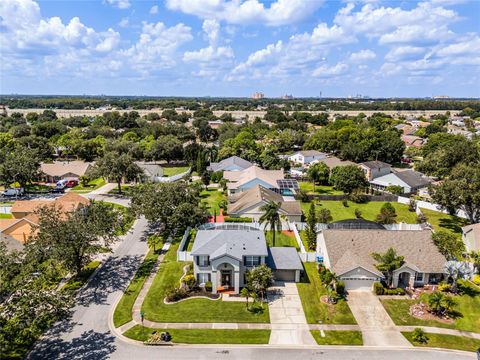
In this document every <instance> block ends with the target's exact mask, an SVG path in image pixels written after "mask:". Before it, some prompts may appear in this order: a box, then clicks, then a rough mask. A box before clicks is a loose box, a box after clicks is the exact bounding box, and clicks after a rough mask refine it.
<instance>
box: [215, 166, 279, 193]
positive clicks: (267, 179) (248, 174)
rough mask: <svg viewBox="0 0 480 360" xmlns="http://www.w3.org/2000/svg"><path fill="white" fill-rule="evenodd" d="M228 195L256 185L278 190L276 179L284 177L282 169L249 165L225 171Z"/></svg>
mask: <svg viewBox="0 0 480 360" xmlns="http://www.w3.org/2000/svg"><path fill="white" fill-rule="evenodd" d="M223 177H224V178H225V179H226V180H227V189H228V195H233V194H238V193H241V192H243V191H246V190H248V189H250V188H252V187H254V186H256V185H262V186H263V187H264V188H267V189H270V190H279V189H280V186H279V185H278V180H283V179H284V178H285V176H284V174H283V170H264V169H262V168H260V167H258V166H250V167H249V168H247V169H245V170H241V171H225V172H224V173H223Z"/></svg>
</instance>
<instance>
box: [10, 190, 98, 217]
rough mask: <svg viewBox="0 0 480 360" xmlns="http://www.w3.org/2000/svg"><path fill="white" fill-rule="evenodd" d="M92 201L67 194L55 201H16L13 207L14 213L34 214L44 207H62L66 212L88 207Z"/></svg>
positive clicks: (70, 193)
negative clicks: (80, 206)
mask: <svg viewBox="0 0 480 360" xmlns="http://www.w3.org/2000/svg"><path fill="white" fill-rule="evenodd" d="M89 203H90V200H88V199H87V198H85V197H83V196H81V195H79V194H77V193H75V192H72V191H70V192H67V193H66V194H64V195H62V196H60V197H58V198H56V199H55V200H53V201H52V200H18V201H15V202H14V203H13V205H12V209H11V212H12V213H33V212H35V210H37V209H38V208H40V207H42V206H48V205H52V204H54V205H58V206H61V207H62V209H63V210H65V211H73V210H75V209H76V208H77V207H78V206H79V205H80V204H82V205H88V204H89Z"/></svg>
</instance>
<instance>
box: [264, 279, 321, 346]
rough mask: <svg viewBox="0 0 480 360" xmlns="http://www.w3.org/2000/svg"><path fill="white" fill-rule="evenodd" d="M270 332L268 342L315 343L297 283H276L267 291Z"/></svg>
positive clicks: (282, 343) (285, 343)
mask: <svg viewBox="0 0 480 360" xmlns="http://www.w3.org/2000/svg"><path fill="white" fill-rule="evenodd" d="M268 308H269V311H270V323H271V329H272V331H271V334H270V341H269V344H275V345H316V341H315V340H314V339H313V337H312V334H311V333H310V328H309V326H308V324H307V320H306V318H305V314H304V312H303V308H302V302H301V301H300V295H299V294H298V290H297V284H295V283H280V282H279V283H277V284H275V286H273V287H272V288H270V289H269V291H268Z"/></svg>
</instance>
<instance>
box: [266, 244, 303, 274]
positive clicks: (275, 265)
mask: <svg viewBox="0 0 480 360" xmlns="http://www.w3.org/2000/svg"><path fill="white" fill-rule="evenodd" d="M266 262H267V265H268V266H269V267H270V268H272V269H273V270H303V265H302V262H301V261H300V257H299V256H298V253H297V250H296V249H295V248H293V247H271V248H269V249H268V257H267V261H266Z"/></svg>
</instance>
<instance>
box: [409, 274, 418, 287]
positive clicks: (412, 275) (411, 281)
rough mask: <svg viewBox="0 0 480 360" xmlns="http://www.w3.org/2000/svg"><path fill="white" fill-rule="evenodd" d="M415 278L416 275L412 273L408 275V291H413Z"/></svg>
mask: <svg viewBox="0 0 480 360" xmlns="http://www.w3.org/2000/svg"><path fill="white" fill-rule="evenodd" d="M416 276H417V273H413V274H412V273H410V278H409V279H408V280H409V281H408V287H409V288H410V289H413V288H414V286H415V278H416Z"/></svg>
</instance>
